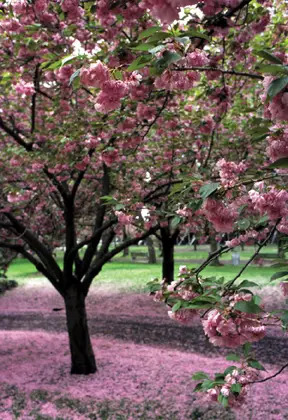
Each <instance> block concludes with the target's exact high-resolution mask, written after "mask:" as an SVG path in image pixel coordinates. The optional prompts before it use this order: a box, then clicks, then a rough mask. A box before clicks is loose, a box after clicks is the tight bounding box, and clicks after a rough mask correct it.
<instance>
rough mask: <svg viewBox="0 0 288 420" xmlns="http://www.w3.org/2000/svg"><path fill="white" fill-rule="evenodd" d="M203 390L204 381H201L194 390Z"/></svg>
mask: <svg viewBox="0 0 288 420" xmlns="http://www.w3.org/2000/svg"><path fill="white" fill-rule="evenodd" d="M201 391H203V389H202V382H199V384H197V385H196V386H195V388H194V389H193V392H201Z"/></svg>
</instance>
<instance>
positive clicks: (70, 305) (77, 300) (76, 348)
mask: <svg viewBox="0 0 288 420" xmlns="http://www.w3.org/2000/svg"><path fill="white" fill-rule="evenodd" d="M64 300H65V307H66V321H67V328H68V334H69V345H70V352H71V374H80V375H81V374H82V375H88V374H89V373H95V372H96V370H97V368H96V362H95V357H94V352H93V348H92V345H91V341H90V336H89V330H88V325H87V315H86V308H85V297H84V294H83V293H82V292H81V290H79V288H78V287H77V286H72V287H70V288H69V289H68V290H67V291H66V293H65V298H64Z"/></svg>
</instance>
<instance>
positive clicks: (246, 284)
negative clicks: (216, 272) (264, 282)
mask: <svg viewBox="0 0 288 420" xmlns="http://www.w3.org/2000/svg"><path fill="white" fill-rule="evenodd" d="M257 286H258V284H257V283H254V281H250V280H243V281H242V282H241V283H240V284H239V285H238V288H239V289H241V288H242V287H257Z"/></svg>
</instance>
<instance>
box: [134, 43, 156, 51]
mask: <svg viewBox="0 0 288 420" xmlns="http://www.w3.org/2000/svg"><path fill="white" fill-rule="evenodd" d="M154 47H155V44H152V43H147V44H140V45H137V47H132V48H131V50H133V51H149V50H151V49H152V48H154Z"/></svg>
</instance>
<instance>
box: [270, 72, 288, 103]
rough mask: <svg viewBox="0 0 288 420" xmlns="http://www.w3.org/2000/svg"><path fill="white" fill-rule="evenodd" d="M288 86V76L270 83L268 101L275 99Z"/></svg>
mask: <svg viewBox="0 0 288 420" xmlns="http://www.w3.org/2000/svg"><path fill="white" fill-rule="evenodd" d="M287 84H288V76H283V77H279V78H278V79H275V80H273V82H271V83H270V85H269V88H268V92H267V99H270V100H271V99H273V98H274V96H276V95H277V94H278V93H279V92H281V90H283V89H284V88H285V87H286V86H287Z"/></svg>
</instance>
